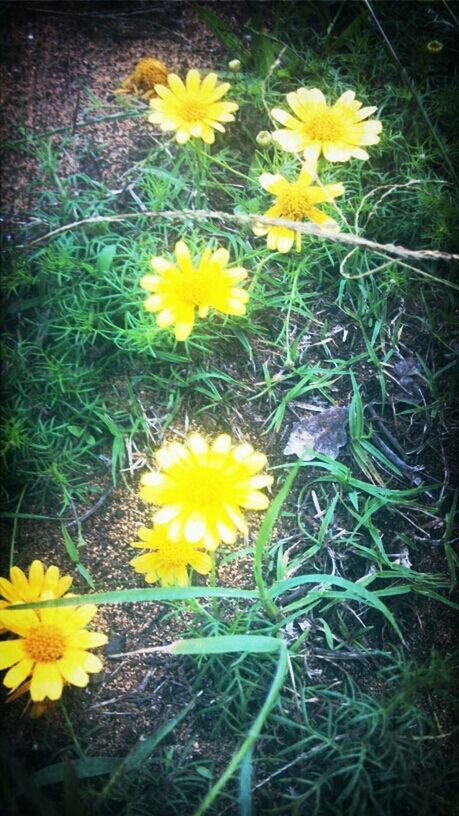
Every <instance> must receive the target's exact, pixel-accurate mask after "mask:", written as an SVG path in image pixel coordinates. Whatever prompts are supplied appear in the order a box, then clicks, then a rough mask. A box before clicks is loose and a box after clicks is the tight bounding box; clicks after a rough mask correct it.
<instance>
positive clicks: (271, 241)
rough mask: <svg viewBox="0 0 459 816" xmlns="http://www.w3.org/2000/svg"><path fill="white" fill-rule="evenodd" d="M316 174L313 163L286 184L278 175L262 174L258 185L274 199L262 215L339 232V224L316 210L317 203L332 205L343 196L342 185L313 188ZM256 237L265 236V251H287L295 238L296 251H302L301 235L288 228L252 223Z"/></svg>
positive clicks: (285, 180) (304, 167)
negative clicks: (309, 222)
mask: <svg viewBox="0 0 459 816" xmlns="http://www.w3.org/2000/svg"><path fill="white" fill-rule="evenodd" d="M315 171H316V162H309V163H307V164H304V165H303V168H302V170H301V172H300V174H299V176H298V178H297V179H296V181H287V179H285V178H284V177H283V176H281V175H279V174H278V173H277V174H275V175H273V174H272V173H263V174H262V175H261V176H260V178H259V182H260V184H261V186H262V187H263V188H264V189H265V190H267V191H268V193H272V194H273V195H275V196H276V201H275V203H274V205H273V206H272V207H270V209H269V210H267V211H266V212H265V215H266V216H268V217H269V218H285V219H288V220H290V221H303V220H304V219H305V218H307V219H309V221H312V222H313V223H314V224H319V225H320V226H321V227H324V228H325V229H335V230H336V229H339V227H338V224H337V223H336V221H334V220H333V218H330V216H329V215H327V214H326V213H324V212H322V210H319V209H318V208H317V207H316V204H322V203H324V202H331V201H333V199H334V198H336V197H337V196H339V195H342V194H343V193H344V187H343V185H342V184H324V185H322V186H321V187H316V186H314V185H312V181H313V177H314V175H315ZM253 231H254V233H255V235H267V236H268V239H267V242H268V249H271V250H276V249H277V250H278V251H279V252H289V250H290V249H291V248H292V245H293V241H294V240H295V237H296V249H297V251H298V252H299V251H300V249H301V234H300V233H299V232H297V233H296V234H295V232H294V231H293V230H292V229H288V227H282V226H274V225H272V226H271V225H269V224H255V226H254V227H253Z"/></svg>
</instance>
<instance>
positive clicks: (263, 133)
mask: <svg viewBox="0 0 459 816" xmlns="http://www.w3.org/2000/svg"><path fill="white" fill-rule="evenodd" d="M255 141H256V143H257V145H260V147H266V146H267V145H269V144H271V142H272V136H271V134H270V132H269V131H268V130H260V132H259V133H257V135H256V137H255Z"/></svg>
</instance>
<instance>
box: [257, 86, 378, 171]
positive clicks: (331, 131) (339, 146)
mask: <svg viewBox="0 0 459 816" xmlns="http://www.w3.org/2000/svg"><path fill="white" fill-rule="evenodd" d="M287 102H288V104H289V105H290V107H291V109H292V111H293V113H294V114H295V116H292V115H291V114H290V113H287V111H284V110H281V109H280V108H274V109H273V110H272V111H271V113H272V115H273V117H274V119H277V121H278V122H280V123H281V125H284V126H285V127H284V128H283V129H282V130H275V131H274V133H273V139H274V140H275V141H276V142H277V143H278V144H279V145H280V146H281V147H282V148H283V149H284V150H288V151H289V152H291V153H299V152H300V151H301V150H303V151H304V157H305V158H306V159H309V158H311V159H317V158H318V157H319V156H320V154H321V153H323V155H324V156H325V158H326V159H328V161H331V162H345V161H348V159H350V158H351V157H354V158H356V159H368V158H369V156H368V153H367V151H366V150H362V145H372V144H377V142H379V133H381V130H382V123H381V122H378V121H377V120H376V119H371V120H370V121H369V122H365V121H364V120H365V119H367V118H368V117H369V116H371V114H372V113H374V112H375V110H376V108H375V107H373V106H372V107H367V108H362V103H361V102H359V101H358V100H357V99H356V98H355V93H354V91H345V93H343V94H342V95H341V96H340V98H339V99H338V100H337V102H335V104H334V105H332V106H331V107H330V106H328V105H327V102H326V100H325V97H324V95H323V93H322V91H319V89H318V88H311V89H307V88H300V89H299V90H298V91H293V92H292V93H289V94H287Z"/></svg>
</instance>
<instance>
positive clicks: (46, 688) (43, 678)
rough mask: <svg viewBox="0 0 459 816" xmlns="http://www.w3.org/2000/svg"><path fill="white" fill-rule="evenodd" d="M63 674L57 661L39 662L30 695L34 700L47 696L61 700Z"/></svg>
mask: <svg viewBox="0 0 459 816" xmlns="http://www.w3.org/2000/svg"><path fill="white" fill-rule="evenodd" d="M62 689H63V682H62V675H61V673H60V671H59V669H58V668H57V664H56V663H37V664H36V665H35V668H34V669H33V673H32V681H31V683H30V696H31V698H32V700H33V701H34V702H37V703H39V702H41V701H42V700H44V699H45V698H46V697H49V699H50V700H59V698H60V697H61V695H62Z"/></svg>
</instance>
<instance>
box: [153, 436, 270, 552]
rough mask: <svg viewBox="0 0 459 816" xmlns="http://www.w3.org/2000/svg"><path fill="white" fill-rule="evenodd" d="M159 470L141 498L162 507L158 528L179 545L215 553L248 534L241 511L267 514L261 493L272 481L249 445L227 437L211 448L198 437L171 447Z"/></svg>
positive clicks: (158, 458) (263, 462)
mask: <svg viewBox="0 0 459 816" xmlns="http://www.w3.org/2000/svg"><path fill="white" fill-rule="evenodd" d="M156 461H157V463H158V466H159V470H158V471H156V472H155V473H146V474H145V475H144V476H143V477H142V488H141V492H140V496H141V498H142V499H143V500H144V501H146V502H149V503H152V504H156V505H158V506H159V507H160V508H161V509H160V510H157V511H156V513H155V514H154V516H153V521H154V522H155V524H160V525H167V536H168V538H169V539H170V540H171V541H173V542H175V543H178V542H182V541H185V542H187V543H188V544H193V545H194V546H196V547H198V546H204V547H206V548H207V549H209V550H215V549H216V547H217V546H218V544H219V543H220V541H224V542H225V544H233V543H234V542H235V541H236V538H237V535H238V532H241V533H247V530H248V528H247V522H246V520H245V518H244V515H243V513H242V512H241V508H245V509H247V510H265V509H266V507H267V506H268V504H269V499H268V497H267V496H265V495H264V493H262V492H261V488H263V487H268V486H269V485H271V484H272V481H273V478H272V476H267V475H265V474H260V473H259V471H260V470H262V469H263V468H264V467H265V465H266V462H267V460H266V456H265V455H264V454H263V453H257V452H256V451H254V449H253V447H252V445H249V444H248V443H247V442H244V443H242V444H239V445H233V444H232V442H231V438H230V436H228V434H221V435H220V436H217V437H216V439H214V440H213V441H212V442H211V443H210V444H209V443H208V442H207V441H206V440H205V439H204V438H203V437H202V436H201V435H200V434H197V433H192V434H190V435H189V437H188V439H187V440H186V442H185V443H184V444H182V443H181V442H171V443H169V444H166V445H164V447H162V448H161V449H160V450H158V451H157V453H156Z"/></svg>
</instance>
